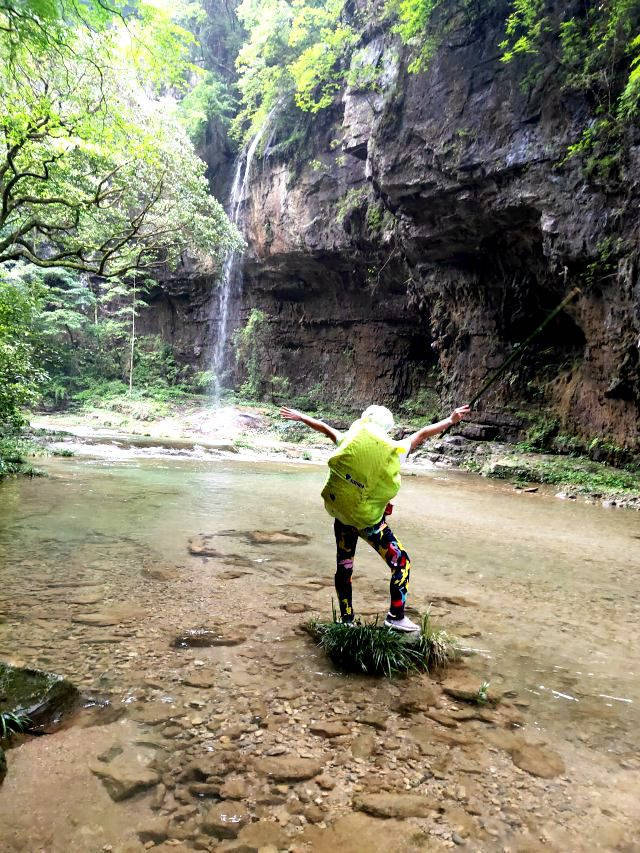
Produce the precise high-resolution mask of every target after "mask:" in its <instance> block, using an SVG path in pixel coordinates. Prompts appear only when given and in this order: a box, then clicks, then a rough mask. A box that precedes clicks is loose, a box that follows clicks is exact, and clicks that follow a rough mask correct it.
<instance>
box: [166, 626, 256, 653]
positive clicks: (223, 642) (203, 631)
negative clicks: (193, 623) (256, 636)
mask: <svg viewBox="0 0 640 853" xmlns="http://www.w3.org/2000/svg"><path fill="white" fill-rule="evenodd" d="M246 639H247V638H246V636H245V635H244V634H240V633H238V632H235V633H228V634H222V633H221V632H220V631H219V630H218V629H217V628H188V629H187V630H186V631H182V632H181V633H180V634H178V636H177V637H176V638H175V640H174V641H173V645H174V646H175V647H176V648H178V649H193V648H206V647H209V646H239V645H240V643H244V641H245V640H246Z"/></svg>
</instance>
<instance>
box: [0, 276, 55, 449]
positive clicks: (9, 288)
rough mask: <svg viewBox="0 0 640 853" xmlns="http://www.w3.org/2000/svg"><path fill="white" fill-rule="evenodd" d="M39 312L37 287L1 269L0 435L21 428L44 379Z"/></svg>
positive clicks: (31, 281) (29, 281)
mask: <svg viewBox="0 0 640 853" xmlns="http://www.w3.org/2000/svg"><path fill="white" fill-rule="evenodd" d="M38 309H39V290H38V283H37V282H34V281H33V279H31V280H29V279H25V278H23V277H21V276H20V275H19V274H16V271H15V269H14V270H10V269H6V268H2V267H0V434H3V433H4V434H6V433H12V432H16V431H17V430H18V429H19V428H20V427H21V426H22V424H23V422H24V415H23V408H24V407H25V406H28V405H31V404H32V403H34V402H35V400H36V399H37V390H38V386H39V384H40V383H41V382H42V381H43V379H44V373H43V372H42V370H41V368H40V366H39V364H38V359H37V335H36V333H35V332H34V322H35V318H36V316H37V314H38Z"/></svg>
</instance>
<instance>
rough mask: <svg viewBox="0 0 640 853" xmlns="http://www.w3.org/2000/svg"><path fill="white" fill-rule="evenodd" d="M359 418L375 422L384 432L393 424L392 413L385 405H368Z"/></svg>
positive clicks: (388, 430)
mask: <svg viewBox="0 0 640 853" xmlns="http://www.w3.org/2000/svg"><path fill="white" fill-rule="evenodd" d="M360 420H362V421H367V422H368V423H370V424H375V425H376V426H377V427H380V429H382V430H384V432H391V430H392V429H393V426H394V420H393V415H392V414H391V412H390V411H389V409H387V408H385V406H369V407H368V408H366V409H365V410H364V412H363V413H362V415H361V416H360Z"/></svg>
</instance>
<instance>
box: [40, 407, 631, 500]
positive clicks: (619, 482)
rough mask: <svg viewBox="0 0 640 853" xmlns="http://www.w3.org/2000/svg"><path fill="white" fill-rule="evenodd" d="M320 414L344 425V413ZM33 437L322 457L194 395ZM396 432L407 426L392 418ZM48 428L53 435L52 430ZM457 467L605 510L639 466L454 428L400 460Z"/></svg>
mask: <svg viewBox="0 0 640 853" xmlns="http://www.w3.org/2000/svg"><path fill="white" fill-rule="evenodd" d="M326 419H327V420H328V421H329V422H330V423H332V424H334V425H335V426H337V427H338V428H339V429H346V428H347V427H348V425H349V416H348V415H346V414H345V413H334V415H333V417H331V416H330V415H328V416H326ZM31 424H32V428H33V430H34V432H35V436H36V439H37V441H38V442H39V443H40V444H41V445H42V446H43V447H44V448H45V449H47V448H48V449H50V450H51V451H52V452H54V453H65V452H67V453H73V452H76V451H75V450H74V448H77V444H78V442H77V440H80V441H81V442H91V443H93V444H95V445H96V446H97V445H98V444H100V441H101V440H105V441H113V440H115V441H118V440H120V441H123V442H126V441H130V442H132V443H133V444H134V445H137V446H141V447H142V446H154V445H155V446H157V447H160V446H163V447H165V448H166V449H168V450H171V451H173V452H180V451H181V450H182V451H183V452H185V453H187V452H195V453H207V452H209V453H211V452H213V453H216V452H219V453H233V454H237V455H239V456H240V457H242V458H247V459H255V458H260V459H273V460H278V459H280V460H282V459H289V460H293V461H303V462H323V463H324V462H325V461H326V458H327V446H328V444H327V442H326V441H325V440H319V439H318V436H317V434H316V433H314V432H312V431H310V430H308V429H307V428H306V427H304V426H303V425H302V424H299V423H293V422H290V421H283V420H282V419H281V418H279V416H278V408H277V407H276V406H274V405H248V404H239V403H235V404H230V405H225V406H222V407H220V408H217V409H215V408H212V407H210V406H203V405H202V398H201V397H194V398H192V399H190V400H185V401H182V402H179V403H171V402H170V403H162V404H158V403H156V402H154V401H140V400H135V401H130V400H128V399H127V398H126V397H124V398H116V399H114V400H111V401H109V403H108V405H106V404H105V405H104V406H89V407H85V408H83V409H80V410H77V411H67V412H61V413H56V414H40V415H36V416H34V417H33V418H32V420H31ZM398 426H399V434H400V435H403V434H407V433H408V432H409V431H411V430H412V429H413V428H415V427H414V426H413V425H409V424H403V423H402V422H400V423H399V425H398ZM52 433H59V434H56V435H52ZM434 467H435V468H443V469H462V470H466V471H471V472H474V473H478V474H480V475H482V476H484V477H488V478H490V479H498V480H504V481H506V482H509V483H511V484H512V485H513V486H514V488H515V489H517V490H522V491H526V492H527V493H533V492H535V491H537V490H539V489H540V488H542V489H543V490H545V489H546V490H547V491H550V490H554V491H553V493H554V494H555V495H557V496H558V498H560V499H566V500H587V501H590V502H599V503H601V504H602V505H603V506H605V507H607V508H629V509H636V510H640V470H635V471H634V470H626V469H621V468H615V467H613V466H610V465H606V464H604V463H602V462H596V461H593V460H591V459H588V458H586V457H584V456H570V455H559V454H549V453H537V452H531V451H527V450H523V449H522V447H521V446H519V445H514V444H506V443H502V442H494V441H478V440H471V439H468V438H464V437H463V436H462V435H457V434H455V432H453V433H450V434H448V435H446V436H444V437H442V438H441V437H436V438H434V439H431V440H430V441H428V442H426V443H425V445H423V447H422V448H420V450H419V451H418V452H417V453H416V454H414V455H413V456H412V457H411V458H410V460H409V461H408V463H407V470H408V471H413V472H415V473H419V472H420V471H421V470H432V469H433V468H434Z"/></svg>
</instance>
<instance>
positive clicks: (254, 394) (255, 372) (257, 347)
mask: <svg viewBox="0 0 640 853" xmlns="http://www.w3.org/2000/svg"><path fill="white" fill-rule="evenodd" d="M267 332H268V326H267V315H266V314H265V313H264V311H261V310H260V309H259V308H252V309H251V313H250V314H249V317H248V319H247V322H246V325H245V326H244V328H242V329H237V330H236V332H235V333H234V336H233V344H234V347H235V356H236V362H237V364H238V365H239V366H240V367H241V368H242V369H243V371H244V374H245V380H244V382H243V383H242V385H241V386H240V388H239V389H238V393H239V395H240V396H241V397H247V398H249V399H251V400H259V399H260V398H261V395H262V392H263V379H262V376H263V371H262V363H263V361H264V355H265V353H266V348H267V345H268V334H267Z"/></svg>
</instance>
